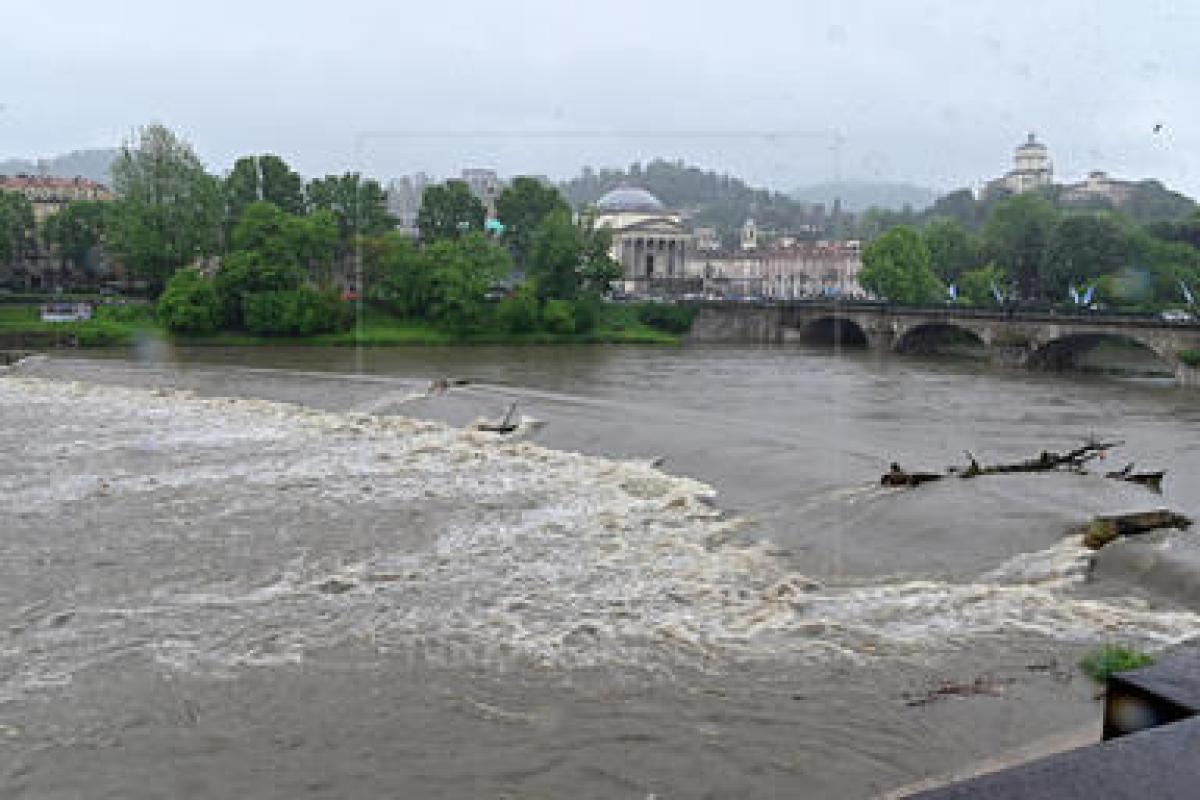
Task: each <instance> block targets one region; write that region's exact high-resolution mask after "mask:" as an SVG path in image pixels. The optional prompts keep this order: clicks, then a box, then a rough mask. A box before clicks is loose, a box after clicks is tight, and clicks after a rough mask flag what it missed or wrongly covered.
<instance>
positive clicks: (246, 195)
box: [225, 153, 305, 228]
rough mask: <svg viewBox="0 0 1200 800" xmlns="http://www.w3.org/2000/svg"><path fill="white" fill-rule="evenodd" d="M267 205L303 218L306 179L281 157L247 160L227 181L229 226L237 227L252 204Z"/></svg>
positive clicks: (238, 163)
mask: <svg viewBox="0 0 1200 800" xmlns="http://www.w3.org/2000/svg"><path fill="white" fill-rule="evenodd" d="M257 202H267V203H271V204H273V205H275V206H277V207H278V208H279V209H280V210H282V211H284V212H286V213H288V214H303V213H304V211H305V203H304V179H303V178H301V177H300V175H299V174H298V173H296V172H294V171H293V170H292V168H291V167H289V166H288V165H287V162H286V161H284V160H283V159H282V158H280V157H279V156H277V155H273V154H270V153H267V154H265V155H261V156H243V157H242V158H239V159H238V160H237V161H235V162H234V164H233V169H232V170H230V172H229V175H227V176H226V177H225V203H226V207H227V214H228V217H227V218H228V222H229V226H230V227H231V228H232V226H234V225H236V224H237V223H238V220H240V219H241V217H242V212H243V211H245V210H246V208H247V207H248V206H249V205H250V204H251V203H257Z"/></svg>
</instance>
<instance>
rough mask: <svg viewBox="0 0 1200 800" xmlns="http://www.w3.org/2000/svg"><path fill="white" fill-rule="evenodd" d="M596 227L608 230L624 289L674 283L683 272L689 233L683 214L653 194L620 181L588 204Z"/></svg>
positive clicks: (677, 282)
mask: <svg viewBox="0 0 1200 800" xmlns="http://www.w3.org/2000/svg"><path fill="white" fill-rule="evenodd" d="M591 214H592V215H593V219H594V221H595V224H596V227H601V226H603V227H606V228H608V229H610V230H611V231H612V251H611V253H612V257H613V259H614V260H615V261H617V263H619V264H620V265H621V270H622V272H623V278H624V283H625V290H626V291H628V292H642V291H646V290H648V289H650V288H652V287H654V286H664V285H670V286H678V285H680V284H681V282H682V281H684V279H685V278H686V275H685V273H684V265H685V263H686V262H687V257H688V250H689V249H690V246H691V241H692V234H690V233H689V232H688V231H687V230H686V229H685V228H684V225H683V215H682V214H680V213H679V212H678V211H673V210H670V209H668V208H667V207H666V206H664V205H663V203H662V201H660V200H659V199H658V198H657V197H655V196H654V195H652V194H650V193H649V192H647V191H646V190H645V189H639V188H637V187H633V186H621V187H618V188H616V189H613V190H612V191H610V192H608V193H607V194H605V195H604V196H603V197H601V198H600V199H599V200H598V201H597V202H596V204H595V206H594V207H593V208H592V209H591Z"/></svg>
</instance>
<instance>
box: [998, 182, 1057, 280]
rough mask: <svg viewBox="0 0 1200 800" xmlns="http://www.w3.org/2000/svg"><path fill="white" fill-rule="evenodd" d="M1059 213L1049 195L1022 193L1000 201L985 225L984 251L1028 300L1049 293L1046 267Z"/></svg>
mask: <svg viewBox="0 0 1200 800" xmlns="http://www.w3.org/2000/svg"><path fill="white" fill-rule="evenodd" d="M1057 217H1058V212H1056V211H1055V210H1054V206H1052V205H1051V204H1050V202H1049V201H1047V200H1046V199H1044V198H1042V197H1038V196H1036V195H1034V194H1022V195H1017V196H1016V197H1011V198H1008V199H1006V200H1003V201H1001V202H1000V203H998V204H997V205H996V207H995V209H994V210H993V211H992V215H991V217H990V218H989V219H988V222H987V225H986V226H985V227H984V231H983V240H984V255H985V256H986V257H987V259H988V260H989V261H991V262H994V263H995V264H997V265H998V266H999V267H1001V268H1002V269H1004V271H1005V272H1006V273H1007V274H1008V275H1009V276H1010V277H1011V278H1012V280H1013V281H1014V283H1015V284H1016V288H1017V291H1018V293H1019V295H1020V296H1021V297H1022V298H1025V299H1027V300H1041V299H1043V298H1044V297H1045V295H1046V287H1045V286H1044V285H1043V270H1044V269H1045V266H1046V255H1047V251H1048V248H1049V245H1050V236H1051V234H1052V232H1053V230H1054V226H1055V224H1056V222H1057Z"/></svg>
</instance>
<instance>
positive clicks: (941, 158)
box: [0, 0, 1200, 195]
mask: <svg viewBox="0 0 1200 800" xmlns="http://www.w3.org/2000/svg"><path fill="white" fill-rule="evenodd" d="M0 20H2V21H3V23H4V28H5V30H6V35H5V37H4V38H5V41H4V46H3V47H2V48H0V75H2V76H4V78H5V80H3V81H0V105H2V109H0V158H3V157H30V156H48V155H54V154H58V153H62V152H66V151H70V150H74V149H80V148H87V147H103V146H113V145H116V144H118V143H119V142H120V141H121V139H122V138H123V137H125V136H127V135H128V134H129V131H130V130H131V129H132V128H134V127H136V126H138V125H141V124H145V123H148V122H161V123H163V124H166V125H168V126H169V127H171V128H173V129H175V130H176V131H177V132H179V133H181V134H182V135H183V136H184V137H185V138H187V139H188V140H189V141H190V142H191V143H192V144H193V146H194V147H195V148H196V150H197V152H198V153H199V154H200V155H201V157H202V158H203V159H204V160H205V161H206V162H207V163H208V164H209V165H210V167H212V168H213V169H214V170H217V171H224V170H226V169H227V168H228V167H229V165H230V163H231V162H232V160H233V159H234V158H235V157H236V156H237V155H239V154H246V153H257V152H277V153H279V154H280V155H283V156H284V157H285V158H286V159H287V160H288V161H289V162H290V163H292V164H293V166H295V167H296V168H297V169H299V170H300V171H301V172H303V173H305V174H307V175H313V174H323V173H325V172H331V171H341V170H344V169H349V168H359V169H362V170H364V171H366V172H368V173H370V174H373V175H375V176H377V177H380V178H385V179H386V178H388V177H391V176H393V175H398V174H404V173H408V172H414V171H417V170H422V169H423V170H425V171H427V172H430V173H432V174H434V175H438V176H444V175H446V174H448V173H450V172H457V171H458V169H460V168H461V167H463V166H496V167H498V168H499V169H500V170H501V171H502V172H503V173H506V174H511V173H516V172H532V173H545V174H549V175H551V176H554V177H560V176H567V175H570V174H573V173H575V172H576V171H577V170H578V169H579V167H581V166H582V165H584V164H593V165H612V166H623V165H625V164H627V163H629V162H630V161H632V160H635V159H647V158H651V157H655V156H662V157H667V158H682V159H684V160H686V161H689V162H695V163H699V164H701V165H702V166H705V167H710V168H715V169H717V170H722V171H730V172H733V173H735V174H739V175H741V176H743V177H745V178H747V179H748V180H750V181H752V182H755V183H761V184H767V185H771V186H775V187H779V188H787V187H791V186H795V185H799V184H807V183H815V182H820V181H826V180H831V179H834V178H837V177H842V178H846V179H882V180H899V181H911V182H915V183H920V184H926V185H930V186H933V187H935V188H940V189H946V188H953V187H955V186H962V185H972V184H978V183H980V182H982V181H983V180H986V179H988V178H991V177H995V176H997V175H999V174H1001V173H1002V172H1004V171H1005V170H1007V169H1008V168H1009V167H1010V165H1011V156H1012V149H1013V147H1014V146H1015V145H1017V144H1018V143H1019V142H1020V141H1021V140H1022V139H1023V138H1024V137H1025V135H1026V133H1027V132H1028V131H1030V130H1035V131H1037V133H1038V135H1039V137H1040V138H1042V139H1043V140H1044V141H1045V142H1046V143H1047V145H1048V146H1049V148H1050V152H1051V156H1052V158H1053V159H1054V162H1055V169H1056V175H1057V178H1058V179H1059V180H1061V181H1074V180H1078V179H1080V177H1081V176H1082V175H1083V173H1084V172H1085V171H1086V170H1089V169H1106V170H1108V171H1109V172H1110V173H1112V174H1114V175H1116V176H1119V177H1128V178H1141V177H1157V178H1159V179H1161V180H1163V181H1164V182H1165V183H1166V184H1167V185H1169V186H1173V187H1177V188H1179V189H1181V190H1184V191H1187V192H1188V193H1190V194H1193V195H1200V103H1198V102H1197V101H1196V87H1197V85H1198V83H1200V46H1198V45H1197V40H1196V37H1197V32H1198V31H1200V3H1196V2H1194V1H1193V0H1173V1H1171V2H1165V1H1164V0H1140V2H1138V3H1132V2H1127V3H1121V2H1116V1H1115V0H1111V1H1110V0H1053V2H1047V0H1038V1H1036V2H1030V1H1027V0H1005V1H1004V2H992V1H991V0H971V1H970V2H964V1H963V0H955V1H942V0H925V1H924V2H922V1H921V0H909V1H908V2H890V1H889V0H874V1H868V0H858V1H857V2H855V0H829V2H825V3H814V2H808V1H807V0H778V1H776V0H741V1H740V2H728V1H726V2H708V1H707V0H688V1H687V2H676V1H675V0H654V1H653V2H632V1H631V0H603V1H602V2H588V3H583V4H580V5H576V4H575V3H570V2H564V0H534V1H532V2H529V1H524V0H504V1H501V0H491V1H490V2H481V1H477V0H437V1H436V2H421V1H420V0H416V1H415V2H414V0H400V1H399V2H396V1H395V0H393V1H392V2H368V1H367V0H338V2H321V3H315V2H305V0H287V1H286V2H284V1H283V0H207V2H198V1H195V0H193V1H192V2H188V3H175V2H172V1H171V0H125V1H124V2H122V1H121V0H112V1H110V2H106V3H97V2H93V0H66V2H63V1H61V0H60V2H56V3H35V2H21V3H6V4H5V7H4V10H3V11H2V12H0ZM1160 123H1161V124H1162V126H1163V127H1162V130H1161V131H1160V132H1158V133H1154V126H1155V125H1157V124H1160ZM450 134H452V135H450ZM559 134H562V135H559ZM645 134H654V135H645Z"/></svg>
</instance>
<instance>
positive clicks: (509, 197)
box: [496, 176, 570, 269]
mask: <svg viewBox="0 0 1200 800" xmlns="http://www.w3.org/2000/svg"><path fill="white" fill-rule="evenodd" d="M554 211H566V212H568V213H569V212H570V207H569V206H568V205H567V201H566V200H564V199H563V196H562V195H561V194H559V192H558V190H557V189H555V188H554V187H553V186H547V185H544V184H543V183H541V182H540V181H538V180H536V179H534V178H529V177H525V176H521V177H518V178H515V179H514V180H513V182H512V184H511V185H510V186H508V187H507V188H506V189H505V190H504V191H502V192H501V193H500V196H499V197H497V198H496V215H497V216H498V217H499V218H500V221H501V222H502V223H504V242H505V244H507V245H508V248H509V250H511V251H512V254H513V258H514V259H516V262H517V266H518V267H520V268H521V269H524V268H525V267H526V264H527V261H528V259H529V253H530V250H531V249H532V247H533V237H534V233H535V232H536V231H537V228H538V225H540V224H541V223H542V220H544V219H545V218H546V217H547V216H549V215H550V214H551V213H552V212H554Z"/></svg>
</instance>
